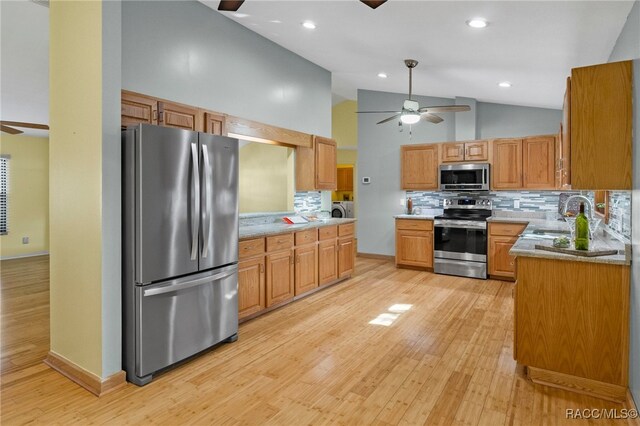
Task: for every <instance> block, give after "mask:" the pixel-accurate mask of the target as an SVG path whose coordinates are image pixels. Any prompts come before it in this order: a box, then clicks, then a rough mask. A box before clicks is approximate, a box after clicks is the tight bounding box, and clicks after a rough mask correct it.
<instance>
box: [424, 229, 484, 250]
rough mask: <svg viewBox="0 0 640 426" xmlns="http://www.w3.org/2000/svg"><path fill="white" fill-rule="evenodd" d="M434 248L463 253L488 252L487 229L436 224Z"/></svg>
mask: <svg viewBox="0 0 640 426" xmlns="http://www.w3.org/2000/svg"><path fill="white" fill-rule="evenodd" d="M434 248H435V250H438V251H444V252H450V253H456V254H463V253H470V254H478V255H486V254H487V230H486V229H466V228H452V227H441V226H436V227H435V228H434Z"/></svg>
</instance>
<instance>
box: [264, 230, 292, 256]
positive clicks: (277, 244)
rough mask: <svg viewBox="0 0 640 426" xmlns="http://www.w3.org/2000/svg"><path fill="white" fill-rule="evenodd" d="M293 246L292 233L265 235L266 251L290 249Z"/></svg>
mask: <svg viewBox="0 0 640 426" xmlns="http://www.w3.org/2000/svg"><path fill="white" fill-rule="evenodd" d="M292 247H293V234H292V233H291V234H281V235H275V236H273V237H267V251H268V252H272V251H276V250H283V249H290V248H292Z"/></svg>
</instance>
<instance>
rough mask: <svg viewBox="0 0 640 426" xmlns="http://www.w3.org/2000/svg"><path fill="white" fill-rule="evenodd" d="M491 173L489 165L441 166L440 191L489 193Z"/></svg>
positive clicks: (439, 176)
mask: <svg viewBox="0 0 640 426" xmlns="http://www.w3.org/2000/svg"><path fill="white" fill-rule="evenodd" d="M489 172H490V168H489V164H488V163H470V164H441V165H440V174H439V175H438V183H439V185H440V191H488V190H489V188H490V186H489V180H490V173H489Z"/></svg>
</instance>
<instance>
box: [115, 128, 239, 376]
mask: <svg viewBox="0 0 640 426" xmlns="http://www.w3.org/2000/svg"><path fill="white" fill-rule="evenodd" d="M122 150H123V151H122V154H123V155H122V157H123V181H122V189H123V205H122V211H123V220H122V225H123V247H122V249H123V250H122V251H123V265H122V266H123V288H122V292H123V328H124V354H123V364H124V367H125V370H126V372H127V380H129V381H130V382H133V383H135V384H137V385H144V384H147V383H149V382H150V381H151V379H152V378H153V375H154V374H155V373H157V372H158V371H160V370H162V369H164V368H166V367H168V366H170V365H172V364H174V363H176V362H178V361H181V360H184V359H186V358H188V357H190V356H192V355H194V354H196V353H198V352H200V351H202V350H205V349H207V348H209V347H211V346H213V345H215V344H216V343H219V342H221V341H227V342H231V341H235V340H236V339H237V333H238V299H237V292H238V266H237V262H238V197H237V193H238V141H237V140H236V139H231V138H227V137H222V136H214V135H209V134H204V133H197V132H191V131H187V130H181V129H173V128H168V127H159V126H152V125H146V124H142V125H139V126H135V127H130V128H128V129H127V130H124V131H123V134H122Z"/></svg>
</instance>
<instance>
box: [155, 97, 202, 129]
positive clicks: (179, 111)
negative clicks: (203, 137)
mask: <svg viewBox="0 0 640 426" xmlns="http://www.w3.org/2000/svg"><path fill="white" fill-rule="evenodd" d="M158 124H159V125H161V126H165V127H175V128H178V129H185V130H194V131H199V130H201V129H202V124H201V122H200V110H198V108H194V107H190V106H187V105H181V104H176V103H173V102H167V101H158Z"/></svg>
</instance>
